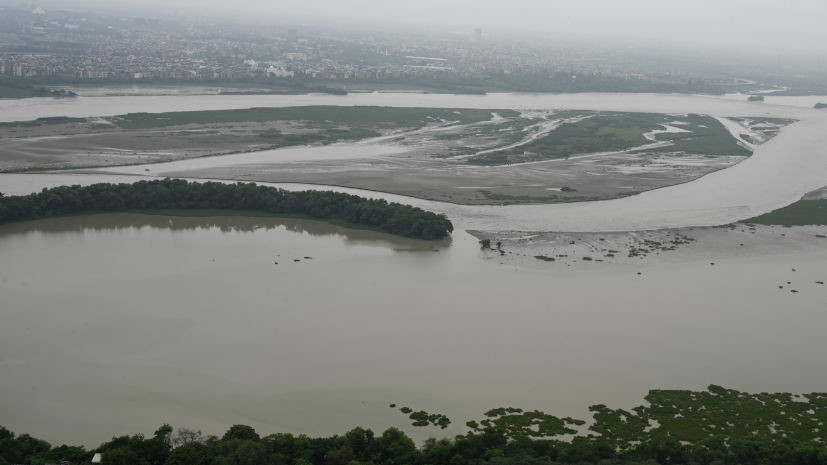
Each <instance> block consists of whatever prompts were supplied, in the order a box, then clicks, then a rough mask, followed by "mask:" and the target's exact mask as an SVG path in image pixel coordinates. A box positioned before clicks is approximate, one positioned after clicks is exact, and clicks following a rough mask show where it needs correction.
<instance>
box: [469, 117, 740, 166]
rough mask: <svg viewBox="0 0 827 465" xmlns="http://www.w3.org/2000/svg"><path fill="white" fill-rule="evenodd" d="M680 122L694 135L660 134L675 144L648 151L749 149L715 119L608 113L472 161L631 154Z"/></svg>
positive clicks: (716, 152) (712, 152)
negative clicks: (665, 127) (658, 131)
mask: <svg viewBox="0 0 827 465" xmlns="http://www.w3.org/2000/svg"><path fill="white" fill-rule="evenodd" d="M676 121H677V122H680V123H682V124H680V125H679V126H680V127H681V128H683V129H686V130H687V131H690V132H679V133H661V134H658V135H657V136H656V138H657V139H658V140H662V141H667V140H668V141H672V142H673V145H670V146H667V147H662V148H657V149H648V150H646V151H647V152H683V153H690V154H698V155H710V156H721V155H741V156H748V155H750V153H751V152H750V151H749V150H747V149H745V148H743V147H741V146H739V145H738V143H737V141H736V139H735V138H733V137H732V135H731V134H730V133H729V131H727V129H726V128H725V127H724V126H723V124H721V123H720V122H719V121H718V120H716V119H715V118H712V117H710V116H703V115H695V114H690V115H687V116H675V115H665V114H656V113H615V112H603V113H599V114H597V115H595V116H591V117H589V118H586V119H584V120H582V121H578V122H574V123H566V124H563V125H562V126H560V127H559V128H557V129H555V130H554V131H552V132H551V133H549V134H548V135H546V136H544V137H541V138H539V139H537V140H535V141H532V142H530V143H528V144H525V145H521V146H519V147H515V148H512V149H508V150H502V151H498V152H492V153H487V154H485V155H481V156H478V157H473V158H471V159H469V160H468V162H469V163H472V164H477V165H504V164H511V163H525V162H530V161H540V160H553V159H560V158H568V157H570V156H572V155H577V154H587V153H599V152H612V151H620V150H628V149H630V148H633V147H637V146H641V145H644V144H647V143H650V141H649V140H647V139H646V138H645V137H644V136H643V135H644V134H645V133H647V132H650V131H653V130H656V129H662V126H661V125H662V124H666V123H671V122H676Z"/></svg>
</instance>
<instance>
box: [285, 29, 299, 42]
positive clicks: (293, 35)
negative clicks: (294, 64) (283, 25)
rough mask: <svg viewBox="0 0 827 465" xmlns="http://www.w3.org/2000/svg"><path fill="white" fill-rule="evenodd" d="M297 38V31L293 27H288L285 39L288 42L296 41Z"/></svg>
mask: <svg viewBox="0 0 827 465" xmlns="http://www.w3.org/2000/svg"><path fill="white" fill-rule="evenodd" d="M297 40H299V33H298V31H296V30H295V29H288V30H287V41H288V42H296V41H297Z"/></svg>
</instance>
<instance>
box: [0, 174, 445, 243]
mask: <svg viewBox="0 0 827 465" xmlns="http://www.w3.org/2000/svg"><path fill="white" fill-rule="evenodd" d="M142 209H161V210H176V209H178V210H180V209H223V210H250V211H262V212H267V213H273V214H288V215H304V216H308V217H311V218H318V219H324V220H333V221H340V222H345V223H349V224H353V225H358V226H367V227H371V228H375V229H378V230H381V231H384V232H388V233H391V234H398V235H401V236H407V237H416V238H421V239H439V238H442V237H445V236H447V235H448V234H449V233H450V232H451V231H453V229H454V227H453V225H452V224H451V222H450V221H449V220H448V219H447V218H445V217H444V216H442V215H437V214H435V213H431V212H427V211H424V210H422V209H420V208H416V207H411V206H408V205H402V204H398V203H389V202H387V201H385V200H381V199H366V198H363V197H359V196H356V195H349V194H342V193H337V192H329V191H302V192H289V191H285V190H283V189H277V188H274V187H267V186H258V185H255V184H252V183H237V184H223V183H217V182H205V183H198V182H187V181H184V180H180V179H164V180H156V181H139V182H136V183H134V184H94V185H91V186H85V187H84V186H62V187H55V188H51V189H43V190H42V191H41V192H38V193H36V194H31V195H24V196H3V195H2V194H0V224H2V223H5V222H10V221H17V220H26V219H35V218H45V217H50V216H58V215H66V214H72V213H83V212H114V211H129V210H142Z"/></svg>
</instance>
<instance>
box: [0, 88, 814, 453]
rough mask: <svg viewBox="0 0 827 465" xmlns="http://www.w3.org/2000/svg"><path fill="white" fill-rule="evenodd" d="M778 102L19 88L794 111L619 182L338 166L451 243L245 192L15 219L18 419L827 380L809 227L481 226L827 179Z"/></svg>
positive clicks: (276, 420) (591, 397)
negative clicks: (572, 257)
mask: <svg viewBox="0 0 827 465" xmlns="http://www.w3.org/2000/svg"><path fill="white" fill-rule="evenodd" d="M773 102H774V99H773V98H772V97H768V98H767V102H766V103H765V104H763V106H762V105H760V104H755V103H747V102H742V101H734V100H731V99H728V98H722V97H705V96H684V95H665V96H654V95H628V94H608V95H598V94H577V95H554V96H533V95H530V96H529V95H497V94H495V95H489V96H450V95H422V94H416V95H406V94H358V95H353V96H346V97H343V96H327V95H324V96H312V95H311V96H285V97H278V98H276V97H269V96H268V97H262V96H215V97H212V96H196V97H182V98H177V97H164V98H160V99H156V98H152V97H123V98H121V97H107V98H105V99H95V98H81V99H68V100H57V99H31V100H28V101H0V118H2V119H31V118H33V117H42V116H60V115H71V116H81V115H83V116H101V115H110V114H118V113H124V112H127V111H167V110H185V109H196V108H231V107H244V106H262V105H278V104H282V105H299V104H322V103H325V104H346V105H351V104H359V105H362V104H385V105H422V106H443V107H446V106H456V107H487V108H538V107H541V108H585V109H590V108H591V109H596V108H598V107H599V108H600V109H610V110H625V111H668V112H680V113H684V112H689V111H693V112H701V113H709V114H714V115H716V116H743V115H750V114H753V115H754V114H759V113H761V112H764V113H769V114H770V115H772V116H779V117H794V118H796V119H799V120H800V121H799V122H798V123H796V124H794V125H792V126H790V127H787V128H785V129H784V130H782V131H781V133H780V135H779V136H777V137H776V138H775V139H773V140H771V141H770V142H768V143H767V144H765V145H763V146H761V147H760V148H759V149H758V150H757V152H756V153H755V155H754V156H752V157H750V158H749V159H748V160H746V161H744V162H743V163H740V164H738V165H737V166H735V167H733V168H729V169H726V170H722V171H719V172H716V173H714V174H711V175H708V176H705V177H703V178H701V179H698V180H696V181H693V182H690V183H687V184H683V185H680V186H673V187H669V188H664V189H658V190H655V191H650V192H647V193H644V194H641V195H637V196H634V197H630V198H625V199H620V200H612V201H606V202H590V203H582V204H565V205H525V206H509V207H494V206H488V207H484V206H462V205H453V204H447V203H440V202H429V201H425V200H421V199H415V198H410V197H403V196H395V195H390V194H384V193H380V192H367V191H359V190H355V189H343V188H336V189H337V190H342V191H347V192H352V193H359V194H362V195H367V196H370V197H382V198H387V199H389V200H392V201H401V202H406V203H410V204H414V205H417V206H421V207H423V208H428V209H431V210H435V211H439V212H443V213H446V214H447V215H448V216H449V217H450V218H451V219H452V220H453V221H454V222H455V224H456V225H457V228H458V229H457V231H455V232H454V234H453V238H452V239H451V240H450V241H449V242H436V243H423V242H418V241H412V240H406V239H399V238H394V237H390V236H387V235H383V234H379V233H373V232H365V231H352V230H345V229H341V228H338V227H334V226H330V225H326V224H323V223H318V222H312V221H297V220H279V219H261V218H253V219H250V218H238V217H233V218H208V219H204V218H170V217H157V216H142V215H132V214H116V215H96V216H90V217H70V218H59V219H50V220H39V221H33V222H24V223H18V224H11V225H5V226H2V227H0V316H1V317H2V324H0V380H2V382H0V412H2V423H3V425H4V426H6V427H8V428H11V429H13V430H15V431H18V432H28V433H31V434H33V435H35V436H38V437H43V438H45V439H47V440H49V441H51V442H53V443H63V442H67V443H83V444H86V445H90V446H96V445H97V444H98V443H100V442H102V441H104V440H106V439H108V438H109V437H111V435H112V434H133V433H136V432H144V433H147V434H148V433H151V432H152V431H154V429H155V428H157V426H159V425H160V424H162V423H164V422H169V423H171V424H173V425H175V426H184V427H189V428H195V429H201V430H203V431H204V432H205V433H212V434H221V433H222V432H223V431H224V430H225V429H226V428H227V427H228V426H229V425H231V424H233V423H243V424H249V425H252V426H254V427H256V428H257V429H258V430H259V432H261V433H265V434H267V433H271V432H276V431H288V432H295V433H308V434H314V435H315V434H334V433H341V432H343V431H345V430H346V429H348V428H350V427H353V426H356V425H362V426H367V427H372V428H374V429H376V430H382V429H384V428H386V427H388V426H391V425H395V426H399V425H405V424H406V422H405V418H404V417H403V416H402V415H401V414H399V413H398V412H396V411H393V410H391V409H390V408H388V404H390V403H392V402H393V403H397V404H399V405H408V406H410V407H412V408H415V409H425V410H428V411H432V412H433V411H437V412H441V413H445V414H447V415H448V416H449V417H451V418H452V419H453V420H454V426H452V427H451V428H450V429H448V430H445V431H441V430H435V429H424V430H418V429H414V428H412V427H407V428H406V430H407V431H408V432H410V433H412V434H414V436H415V437H416V438H418V439H423V438H425V437H428V436H446V435H451V434H454V433H459V432H462V428H461V425H462V424H463V423H464V421H465V420H468V419H479V418H480V416H481V414H482V412H484V411H485V410H487V409H489V408H492V407H499V406H506V405H512V406H519V407H524V408H529V409H535V408H537V409H544V410H547V411H548V412H550V413H554V414H557V415H572V416H575V417H579V418H583V419H587V418H588V412H587V406H588V405H590V404H594V403H606V404H608V405H610V406H612V407H624V408H630V407H634V406H636V405H639V404H640V403H641V402H642V398H643V396H644V395H645V393H646V391H647V390H649V389H651V388H686V389H702V388H704V387H705V386H706V385H707V384H710V383H715V384H720V385H724V386H727V387H730V388H734V389H740V390H748V391H753V392H759V391H793V392H810V391H825V390H827V369H825V368H827V367H825V363H824V361H823V356H822V354H823V353H825V351H827V340H825V338H824V337H823V334H822V333H823V328H824V327H825V324H827V313H825V311H824V308H825V302H827V287H825V286H824V285H819V284H817V281H822V282H823V281H825V276H824V273H825V271H824V270H825V267H824V263H825V261H827V249H825V248H824V247H823V246H821V245H820V244H821V243H820V242H817V241H819V240H823V239H813V235H812V234H810V235H809V236H808V237H809V239H806V240H805V239H800V240H799V239H795V240H792V239H791V240H790V241H788V242H779V241H781V239H778V240H776V239H772V240H773V241H774V242H772V243H769V242H768V243H766V244H764V245H766V247H765V246H764V245H762V243H756V244H751V245H750V244H748V245H750V247H751V248H750V250H753V251H754V253H750V254H745V253H737V247H736V248H735V249H736V252H731V251H729V252H727V254H728V255H726V256H725V258H722V256H721V253H722V252H721V249H720V247H719V248H718V249H716V248H715V247H710V244H709V243H706V244H692V245H690V246H687V247H686V248H685V249H681V250H679V251H678V252H676V253H677V255H676V257H677V258H676V259H674V260H665V259H647V260H646V261H643V262H641V263H640V264H637V263H631V262H629V261H627V262H625V263H591V262H582V263H579V264H577V265H574V264H573V265H571V266H564V265H563V264H562V263H559V262H558V263H551V264H549V263H545V262H540V261H537V260H533V259H531V257H527V258H526V259H525V260H523V261H522V262H519V261H518V262H510V261H507V260H505V261H503V263H505V264H500V262H499V260H497V255H491V254H490V253H489V254H488V255H484V254H483V252H481V251H480V250H479V247H478V244H477V242H476V239H474V238H473V237H471V236H470V235H469V234H467V233H466V232H465V231H464V230H466V229H488V230H510V229H521V230H540V231H542V230H555V231H560V230H570V231H608V230H634V229H649V228H656V227H663V226H687V225H696V224H715V223H724V222H729V221H732V220H735V219H740V218H743V217H746V216H750V215H752V214H757V213H758V212H761V211H766V210H767V209H772V208H775V207H777V206H781V205H783V204H785V203H789V202H791V201H794V200H796V199H797V198H798V197H800V195H803V193H805V192H806V191H808V190H813V189H815V188H818V187H821V186H823V185H824V184H827V156H825V147H827V131H825V130H824V128H825V127H827V115H825V113H824V112H816V111H815V110H811V109H807V108H804V107H803V106H794V105H786V104H783V103H784V102H783V101H782V102H779V103H773ZM293 150H295V149H293ZM325 150H335V146H334V149H330V148H326V149H325ZM284 153H288V152H284ZM291 153H292V154H295V153H294V152H291ZM319 153H321V152H319ZM277 155H278V154H277ZM290 156H293V155H290ZM320 156H326V155H320ZM337 156H338V155H337ZM216 162H221V163H224V162H226V159H225V160H224V161H222V160H221V159H219V158H217V159H216ZM152 169H153V171H152V174H156V173H158V174H161V175H164V174H165V173H164V172H163V170H164V167H163V166H162V165H153V168H152ZM114 171H115V173H113V172H109V173H107V172H103V171H99V172H93V173H90V174H67V173H50V174H2V175H0V191H2V192H4V193H7V194H23V193H29V192H35V191H38V190H40V189H41V188H43V187H48V186H54V185H62V184H89V183H92V182H104V181H106V182H129V181H133V180H136V179H145V177H144V176H143V175H142V173H145V172H143V171H142V170H141V171H139V172H137V174H138V175H139V176H136V175H134V174H129V175H125V174H117V173H116V172H117V170H114ZM159 171H160V173H159ZM182 174H186V172H185V170H184V172H183V173H182ZM281 186H282V187H285V188H289V189H304V188H308V187H315V188H326V187H324V186H321V187H320V186H304V185H299V184H285V185H281ZM785 232H790V231H782V232H781V233H776V232H772V231H771V232H770V233H768V234H769V235H767V237H769V236H773V237H776V236H777V237H780V236H781V234H783V233H785ZM721 234H725V233H723V232H722V233H721ZM744 234H745V235H746V237H748V236H749V235H750V233H749V232H746V233H744ZM788 236H792V233H791V232H790V234H788ZM788 239H789V238H788ZM785 240H786V239H785ZM813 241H816V242H813ZM699 242H700V241H699ZM305 257H312V258H305ZM294 260H299V261H294ZM276 262H278V264H276ZM534 262H536V263H534ZM711 262H715V265H714V266H712V265H710V263H711ZM793 269H795V271H792V270H793ZM638 273H641V274H638ZM787 281H789V282H792V283H793V284H792V285H787V284H786V282H787ZM781 285H783V286H785V287H784V289H779V286H781ZM788 286H795V287H796V290H798V291H800V292H798V293H791V292H789V289H788Z"/></svg>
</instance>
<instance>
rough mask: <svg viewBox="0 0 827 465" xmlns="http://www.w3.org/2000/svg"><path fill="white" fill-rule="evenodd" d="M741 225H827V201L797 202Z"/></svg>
mask: <svg viewBox="0 0 827 465" xmlns="http://www.w3.org/2000/svg"><path fill="white" fill-rule="evenodd" d="M742 223H755V224H765V225H780V226H808V225H827V199H813V200H799V201H798V202H795V203H792V204H790V205H787V206H786V207H783V208H779V209H778V210H773V211H771V212H769V213H764V214H763V215H760V216H756V217H755V218H750V219H748V220H744V221H742Z"/></svg>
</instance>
